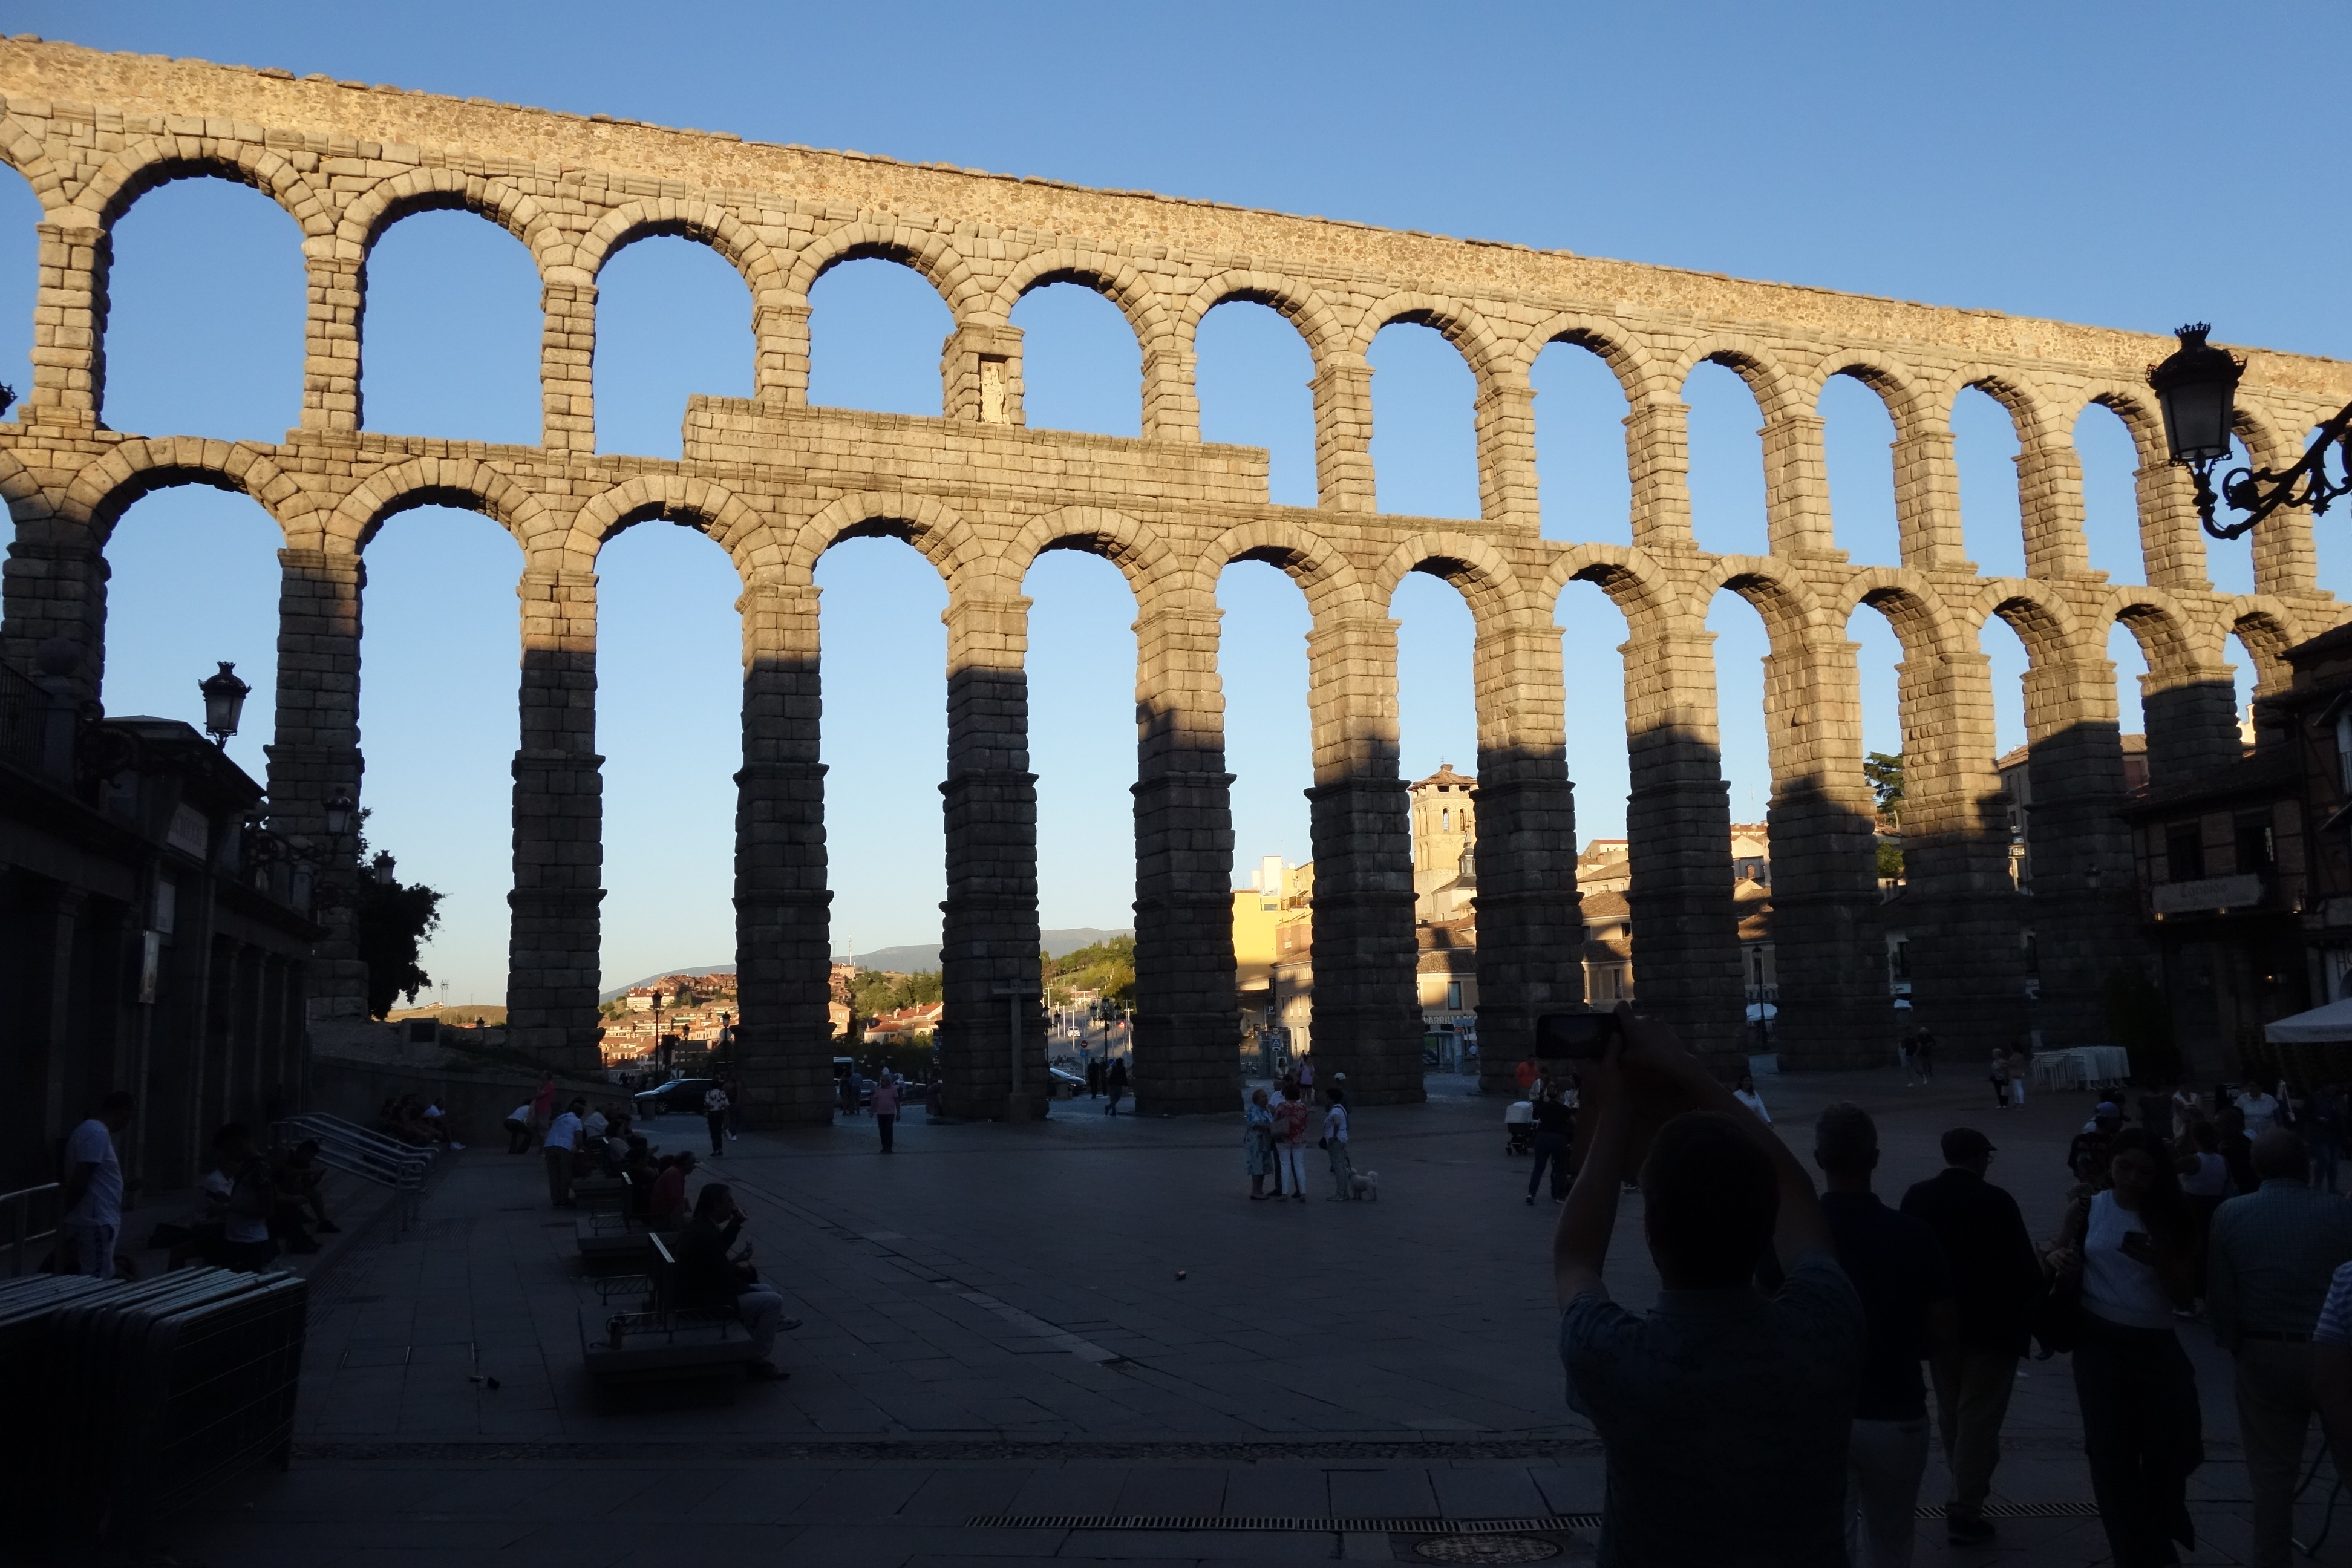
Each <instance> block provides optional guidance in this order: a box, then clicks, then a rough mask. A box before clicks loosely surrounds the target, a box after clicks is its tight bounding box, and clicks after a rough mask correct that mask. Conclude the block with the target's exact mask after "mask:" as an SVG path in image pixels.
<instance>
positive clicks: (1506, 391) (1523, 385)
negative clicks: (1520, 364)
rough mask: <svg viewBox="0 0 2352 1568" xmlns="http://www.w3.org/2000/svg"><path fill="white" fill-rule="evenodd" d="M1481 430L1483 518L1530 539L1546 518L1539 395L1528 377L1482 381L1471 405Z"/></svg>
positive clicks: (1489, 377)
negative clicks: (1540, 491)
mask: <svg viewBox="0 0 2352 1568" xmlns="http://www.w3.org/2000/svg"><path fill="white" fill-rule="evenodd" d="M1472 406H1473V412H1474V416H1475V419H1476V421H1477V429H1478V515H1479V516H1480V517H1481V518H1483V519H1485V520H1486V521H1488V522H1503V523H1510V524H1512V525H1514V526H1517V527H1519V528H1524V529H1526V530H1527V531H1528V532H1529V533H1533V532H1536V531H1538V529H1539V528H1541V526H1542V523H1543V518H1542V514H1541V511H1540V509H1539V507H1538V501H1537V497H1536V389H1535V388H1534V387H1532V386H1530V385H1528V380H1527V376H1526V374H1524V373H1522V374H1517V375H1515V376H1512V377H1509V378H1505V377H1503V376H1501V375H1487V376H1484V377H1481V378H1480V384H1479V387H1478V401H1477V402H1476V403H1475V405H1472Z"/></svg>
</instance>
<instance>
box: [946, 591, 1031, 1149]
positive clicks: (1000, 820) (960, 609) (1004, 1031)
mask: <svg viewBox="0 0 2352 1568" xmlns="http://www.w3.org/2000/svg"><path fill="white" fill-rule="evenodd" d="M1028 617H1029V601H1028V600H1027V599H1025V598H1023V597H1022V596H1021V595H1018V594H1017V593H1011V592H1007V591H1004V590H1003V589H1002V588H997V589H995V590H994V591H991V590H990V589H989V588H987V587H982V588H979V589H973V588H969V587H968V588H966V589H965V590H964V591H962V592H960V593H958V594H956V595H954V596H952V597H951V598H950V600H949V603H948V608H947V613H946V616H945V617H944V618H945V620H946V622H947V627H948V776H947V782H946V783H945V784H941V785H940V795H941V796H942V797H943V800H944V805H945V810H946V814H947V843H948V896H947V901H946V902H945V903H942V904H941V905H940V910H941V912H942V914H943V916H944V917H945V918H944V919H943V921H941V932H940V934H941V938H942V943H941V947H940V972H941V973H940V981H941V985H942V989H943V1000H944V1001H945V1002H946V1004H947V1009H946V1012H945V1014H944V1015H943V1016H941V1018H940V1034H939V1047H940V1073H941V1076H942V1079H943V1082H942V1085H941V1095H940V1110H941V1112H942V1113H943V1114H945V1115H948V1116H951V1117H959V1118H961V1117H971V1118H988V1119H993V1118H998V1117H1010V1118H1012V1119H1013V1120H1019V1121H1025V1120H1028V1119H1030V1118H1032V1117H1037V1116H1043V1115H1044V1114H1045V1106H1046V1101H1047V1100H1048V1098H1049V1096H1048V1091H1047V1089H1046V1081H1045V1003H1044V998H1043V996H1042V994H1041V993H1042V990H1043V986H1044V980H1043V976H1042V975H1041V973H1040V972H1039V966H1038V962H1037V955H1038V942H1039V936H1038V930H1037V775H1036V774H1034V773H1031V772H1030V771H1029V680H1028V677H1027V675H1026V674H1025V673H1024V671H1023V669H1022V658H1023V656H1024V654H1025V653H1026V652H1027V650H1028V644H1029V619H1028ZM1016 1036H1017V1042H1016ZM1016 1051H1017V1052H1018V1060H1019V1062H1020V1082H1019V1092H1018V1093H1017V1094H1016V1093H1015V1092H1014V1082H1013V1062H1014V1060H1015V1059H1016V1058H1015V1052H1016Z"/></svg>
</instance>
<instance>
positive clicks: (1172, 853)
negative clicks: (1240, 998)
mask: <svg viewBox="0 0 2352 1568" xmlns="http://www.w3.org/2000/svg"><path fill="white" fill-rule="evenodd" d="M1135 635H1136V678H1135V703H1136V714H1137V720H1138V731H1139V733H1138V755H1137V759H1136V770H1135V772H1136V781H1135V1064H1134V1075H1135V1076H1134V1088H1135V1108H1136V1110H1137V1111H1138V1112H1139V1113H1140V1114H1158V1113H1161V1112H1175V1113H1181V1112H1188V1111H1204V1110H1218V1111H1229V1110H1234V1107H1235V1105H1236V1103H1237V1101H1236V1100H1235V1098H1234V1073H1235V1071H1236V1070H1237V1068H1239V1065H1240V1052H1241V1012H1240V1006H1239V1004H1238V1002H1237V1001H1236V1000H1235V997H1234V900H1233V885H1234V817H1233V805H1232V799H1231V795H1230V790H1231V787H1232V784H1233V775H1232V774H1231V773H1227V772H1225V740H1224V706H1225V705H1224V694H1223V689H1221V688H1220V686H1219V684H1218V680H1217V610H1216V608H1215V606H1214V605H1201V606H1199V607H1196V608H1190V609H1160V610H1156V611H1151V612H1147V613H1146V614H1145V615H1143V616H1140V617H1139V619H1138V620H1137V621H1136V624H1135Z"/></svg>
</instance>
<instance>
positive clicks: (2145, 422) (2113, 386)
mask: <svg viewBox="0 0 2352 1568" xmlns="http://www.w3.org/2000/svg"><path fill="white" fill-rule="evenodd" d="M2149 396H2150V394H2149V392H2148V390H2147V387H2145V386H2132V385H2127V384H2124V383H2121V382H2095V383H2093V384H2091V385H2090V386H2088V387H2086V388H2085V389H2084V396H2083V400H2082V402H2081V403H2080V404H2078V405H2075V406H2074V409H2073V410H2072V411H2071V414H2070V416H2069V417H2067V419H2066V421H2065V424H2066V434H2067V437H2068V439H2070V440H2071V439H2072V438H2073V437H2074V426H2076V425H2077V424H2079V423H2081V421H2082V417H2083V415H2084V411H2085V410H2087V409H2088V408H2090V406H2091V405H2094V404H2096V405H2098V406H2100V407H2102V408H2105V409H2106V410H2108V411H2109V412H2111V413H2112V414H2114V415H2115V416H2116V418H2118V419H2120V420H2122V421H2123V423H2124V428H2125V429H2126V430H2128V431H2129V432H2131V438H2132V449H2133V450H2134V451H2135V452H2137V454H2138V455H2139V466H2140V467H2141V468H2154V467H2156V466H2157V465H2158V464H2160V463H2163V462H2166V461H2167V460H2168V458H2166V455H2165V449H2164V419H2163V416H2161V415H2159V414H2158V412H2157V410H2156V409H2155V407H2154V406H2152V405H2151V404H2150V403H2149V401H2148V399H2149Z"/></svg>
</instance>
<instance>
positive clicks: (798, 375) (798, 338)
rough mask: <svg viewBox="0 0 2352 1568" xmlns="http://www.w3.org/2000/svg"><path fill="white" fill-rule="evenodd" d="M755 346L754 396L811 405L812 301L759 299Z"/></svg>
mask: <svg viewBox="0 0 2352 1568" xmlns="http://www.w3.org/2000/svg"><path fill="white" fill-rule="evenodd" d="M751 343H752V353H753V356H754V357H753V361H752V365H751V395H752V396H753V397H755V398H757V399H759V400H760V401H761V403H763V404H767V405H771V406H773V407H779V408H805V407H806V406H808V382H809V303H808V300H805V299H803V298H802V297H801V296H799V295H797V294H787V293H785V292H783V291H782V289H771V290H768V291H766V292H763V293H761V294H760V295H758V296H756V297H755V298H754V299H753V300H752V302H751ZM828 1070H830V1069H828Z"/></svg>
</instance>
